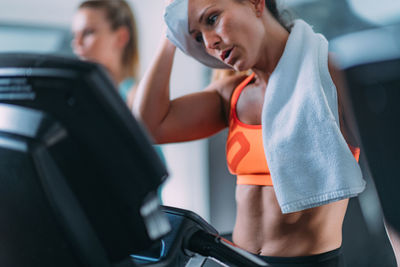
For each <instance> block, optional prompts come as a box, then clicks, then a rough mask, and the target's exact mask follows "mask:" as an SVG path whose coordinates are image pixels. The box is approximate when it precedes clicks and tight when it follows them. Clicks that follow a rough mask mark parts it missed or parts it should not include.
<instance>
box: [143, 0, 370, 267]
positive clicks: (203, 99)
mask: <svg viewBox="0 0 400 267" xmlns="http://www.w3.org/2000/svg"><path fill="white" fill-rule="evenodd" d="M168 2H172V1H168ZM179 2H182V1H181V0H179ZM177 5H179V4H175V3H172V4H171V5H170V7H171V8H174V7H176V6H177ZM167 10H168V7H167ZM187 10H188V15H187V17H188V32H189V33H190V36H191V38H192V39H193V40H195V41H196V42H198V44H200V46H201V47H202V48H201V49H204V51H205V52H206V53H207V55H211V56H212V57H213V59H218V60H219V63H223V64H220V66H223V65H225V66H226V65H227V66H229V67H231V68H233V69H234V70H236V71H244V70H248V69H251V70H252V71H253V74H252V75H250V76H248V77H246V76H243V75H234V76H228V77H226V78H223V79H220V80H217V81H215V82H213V83H212V84H210V85H209V86H208V87H207V88H206V89H205V90H204V91H202V92H198V93H193V94H190V95H186V96H183V97H180V98H177V99H174V100H172V101H171V100H170V97H169V79H170V74H171V68H172V64H173V57H174V53H175V50H176V47H175V45H174V44H173V43H171V42H170V41H169V40H168V39H167V38H163V39H162V41H161V45H160V48H159V50H158V53H157V55H156V57H155V59H154V61H153V63H152V65H151V67H150V69H149V70H148V71H147V72H146V74H145V77H144V79H143V80H142V81H141V83H140V84H139V87H138V92H137V98H136V100H135V101H137V102H136V104H137V105H135V107H136V108H135V112H136V113H137V114H138V116H139V117H140V118H141V119H142V121H143V122H144V123H145V125H146V126H147V128H148V129H149V131H150V132H151V133H152V135H153V136H154V138H155V140H156V141H157V142H158V143H170V142H180V141H189V140H196V139H199V138H205V137H208V136H210V135H213V134H215V133H217V132H218V131H220V130H222V129H224V128H226V127H229V135H228V140H227V161H228V167H229V169H230V171H231V172H232V173H234V174H237V176H238V180H237V187H236V203H237V218H236V223H235V227H234V231H233V241H234V243H235V244H236V245H238V246H239V247H241V248H243V249H245V250H247V251H249V252H252V253H254V254H257V255H260V256H261V257H263V258H264V259H265V260H266V261H267V262H269V263H274V265H273V266H292V264H293V266H343V264H344V263H343V257H342V254H341V250H340V247H341V242H342V223H343V219H344V215H345V212H346V208H347V204H348V198H344V199H341V200H337V201H333V202H329V203H328V204H325V203H323V204H325V205H322V204H321V205H319V206H310V208H307V209H303V210H300V211H296V212H291V213H288V214H284V213H282V210H281V207H280V205H279V203H278V200H277V193H276V192H275V188H274V187H275V184H273V183H272V180H271V175H270V173H269V170H268V166H267V165H270V164H269V163H268V164H267V162H266V159H265V155H264V151H263V149H262V147H263V144H262V143H263V137H262V133H261V130H262V126H261V124H262V123H261V117H262V109H263V103H264V96H265V94H266V88H267V86H269V84H268V83H269V78H270V76H271V75H272V73H274V71H275V68H276V67H277V65H278V62H279V61H280V60H281V57H282V55H283V53H284V50H285V46H286V44H287V42H288V39H289V31H288V29H290V27H285V26H284V25H283V24H282V23H281V22H280V21H279V19H280V18H279V13H278V10H277V9H276V3H275V2H274V1H271V0H266V1H265V2H264V1H263V0H189V4H188V7H187ZM170 11H171V10H170ZM174 15H177V14H171V16H174ZM167 23H168V14H167ZM171 25H178V24H171ZM170 27H171V26H170ZM176 32H177V33H178V34H179V32H182V34H184V31H179V30H177V31H176ZM175 37H177V38H178V39H179V38H180V37H179V36H175ZM249 40H251V41H249ZM178 44H179V42H178ZM193 47H194V48H195V49H198V48H197V47H198V46H196V45H195V44H193V45H192V46H191V48H190V47H189V48H188V49H187V50H186V51H185V48H184V49H183V50H184V51H185V52H188V51H189V54H191V55H192V56H193V57H195V58H196V59H198V60H199V61H201V62H209V61H208V60H209V58H207V59H205V58H206V57H205V56H204V54H201V53H198V52H199V51H198V50H196V51H195V52H193V51H190V49H193ZM191 52H193V53H191ZM199 55H200V56H199ZM213 64H214V63H210V64H209V66H212V65H213ZM214 66H215V65H214ZM323 67H324V68H326V70H327V73H328V59H327V55H326V59H325V66H323ZM329 72H330V75H331V77H332V79H333V82H334V83H335V85H336V87H337V88H338V91H340V88H341V87H342V85H341V83H340V77H339V75H338V71H337V69H336V68H335V67H334V66H333V64H332V63H331V62H330V61H329ZM328 75H329V74H328ZM329 79H330V81H332V79H331V78H329ZM154 106H157V107H158V108H157V109H154V108H152V107H154ZM340 118H341V120H340V122H341V128H342V129H341V130H342V132H343V134H344V135H345V137H346V138H347V142H348V143H352V142H353V140H350V138H349V137H348V136H347V135H346V125H345V121H344V120H343V118H342V117H340ZM339 134H340V130H339ZM240 138H244V140H245V141H244V143H245V144H246V142H247V145H248V147H249V148H248V149H247V150H246V149H244V147H245V146H244V145H243V146H237V143H238V142H237V141H238V140H239V139H240ZM341 138H343V137H341ZM239 143H240V142H239ZM242 149H244V150H243V151H244V152H243V151H242ZM346 149H347V150H349V149H348V147H347V148H346ZM238 151H239V152H238ZM242 152H243V153H242ZM353 152H354V153H353V154H354V156H355V157H357V155H358V153H359V151H357V149H353ZM241 153H242V154H241ZM239 154H241V155H239ZM348 154H349V155H350V157H352V154H351V152H350V150H349V151H348ZM238 155H239V157H238ZM352 160H353V161H354V162H355V164H357V162H356V161H355V160H354V158H353V159H352ZM274 181H276V180H274ZM361 184H362V182H361ZM275 264H276V265H275ZM296 264H300V265H296Z"/></svg>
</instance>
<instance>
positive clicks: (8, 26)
mask: <svg viewBox="0 0 400 267" xmlns="http://www.w3.org/2000/svg"><path fill="white" fill-rule="evenodd" d="M129 2H130V4H131V6H132V8H133V11H134V13H135V16H136V19H137V22H138V30H139V48H140V62H141V67H140V73H141V74H143V72H144V70H145V69H146V67H147V66H148V64H149V62H150V60H151V58H152V56H153V51H154V50H155V49H156V47H157V45H158V40H159V36H160V35H161V28H162V27H161V25H162V13H163V5H164V1H163V0H130V1H129ZM79 3H80V1H79V0H69V1H52V0H35V1H31V0H1V1H0V40H1V41H0V52H37V53H51V54H62V55H66V56H71V57H72V56H73V54H72V50H71V46H70V42H71V33H70V30H69V27H70V23H71V19H72V16H73V14H74V12H75V10H76V8H77V6H78V5H79ZM280 3H281V5H282V6H283V7H287V8H288V10H289V11H290V14H289V15H290V16H292V17H293V18H296V17H301V18H302V19H304V20H306V21H307V22H309V23H310V24H311V25H315V26H314V29H315V31H317V32H321V33H323V34H324V35H325V36H326V38H327V39H328V40H333V39H335V38H337V37H339V36H342V35H345V34H351V33H353V32H357V31H361V30H365V29H369V28H374V27H378V26H381V25H389V24H391V23H395V22H399V21H400V2H399V1H396V0H381V1H379V2H378V1H372V0H283V1H282V0H281V1H280ZM177 57H178V58H177V60H176V61H175V66H174V70H173V74H172V75H173V76H172V84H171V88H173V90H172V97H177V96H179V95H182V94H185V93H188V92H189V90H191V91H197V90H201V89H202V88H203V86H204V85H206V84H207V82H208V81H209V76H210V69H208V68H206V67H203V66H202V65H200V64H198V63H197V62H195V61H194V60H192V59H190V58H188V57H186V56H184V55H183V54H182V53H180V52H178V53H177ZM183 68H184V71H185V72H184V73H185V75H184V76H182V75H179V74H180V73H182V72H183ZM226 134H227V133H226V131H223V132H221V133H219V134H218V135H216V136H214V137H212V138H210V139H208V140H201V141H196V142H190V143H181V144H170V145H164V146H163V147H162V149H163V151H164V153H165V156H166V160H167V166H168V170H169V173H170V177H169V179H168V181H167V182H166V184H165V185H164V186H163V191H162V196H163V202H164V204H165V205H171V206H177V207H181V208H185V209H189V210H192V211H194V212H196V213H198V214H199V215H201V216H202V217H203V218H204V219H206V220H207V221H208V222H210V223H211V224H212V225H213V226H214V227H216V229H218V230H219V231H220V232H221V233H228V232H230V231H231V229H232V228H233V222H234V218H235V203H234V187H235V179H234V177H233V176H232V175H230V174H229V173H228V169H227V167H226V162H225V140H226ZM364 173H365V174H368V170H364ZM367 176H368V175H367ZM366 179H367V181H368V188H367V190H366V192H365V193H363V194H362V195H361V196H360V197H359V198H357V199H352V201H351V202H350V206H349V210H348V216H347V217H346V219H345V227H344V241H343V242H344V243H343V246H344V249H345V251H346V257H347V262H348V266H382V267H383V266H395V263H394V257H393V254H392V252H391V249H390V244H389V241H388V240H387V238H386V235H385V230H384V227H383V224H382V216H381V213H380V207H379V204H378V201H377V197H376V195H375V192H374V185H373V182H372V181H371V179H370V177H366ZM368 252H369V253H368Z"/></svg>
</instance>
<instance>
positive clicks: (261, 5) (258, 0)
mask: <svg viewBox="0 0 400 267" xmlns="http://www.w3.org/2000/svg"><path fill="white" fill-rule="evenodd" d="M249 1H250V2H251V4H252V5H253V7H254V11H255V12H256V15H257V17H260V16H261V15H262V13H263V12H264V9H265V0H249Z"/></svg>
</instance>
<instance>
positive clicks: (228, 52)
mask: <svg viewBox="0 0 400 267" xmlns="http://www.w3.org/2000/svg"><path fill="white" fill-rule="evenodd" d="M232 51H233V48H231V49H227V50H225V51H223V52H222V54H221V59H222V61H223V62H225V63H226V64H229V62H230V61H231V60H230V56H231V55H232Z"/></svg>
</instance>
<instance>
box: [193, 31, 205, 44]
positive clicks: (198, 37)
mask: <svg viewBox="0 0 400 267" xmlns="http://www.w3.org/2000/svg"><path fill="white" fill-rule="evenodd" d="M194 38H195V39H196V42H198V43H203V35H202V34H201V33H198V34H196V36H195V37H194Z"/></svg>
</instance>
